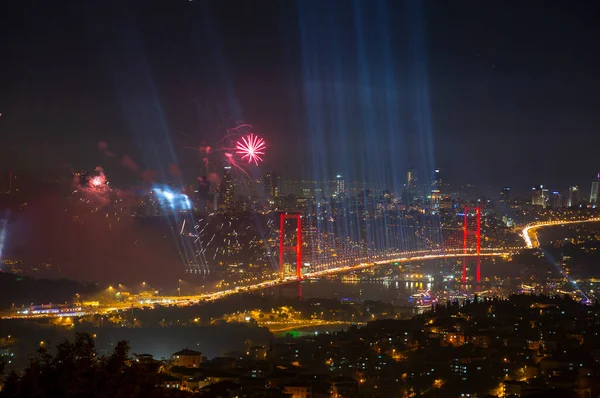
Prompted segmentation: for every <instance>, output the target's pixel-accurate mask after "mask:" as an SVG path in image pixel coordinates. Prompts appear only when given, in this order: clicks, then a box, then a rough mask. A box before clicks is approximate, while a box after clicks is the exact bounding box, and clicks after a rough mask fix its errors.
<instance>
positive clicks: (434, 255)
mask: <svg viewBox="0 0 600 398" xmlns="http://www.w3.org/2000/svg"><path fill="white" fill-rule="evenodd" d="M587 222H600V217H592V218H581V219H575V220H556V221H543V222H538V223H531V224H528V225H526V226H525V227H524V228H523V230H522V231H521V236H522V237H523V240H524V241H525V246H524V247H502V248H491V249H490V248H482V249H481V253H480V255H481V256H482V257H502V256H510V255H511V254H514V253H516V252H518V251H519V250H521V249H523V248H525V247H526V248H534V247H538V246H539V241H538V240H537V235H536V233H535V232H536V230H538V229H540V228H543V227H549V226H557V225H567V224H578V223H587ZM398 256H399V257H396V258H391V257H386V258H384V256H380V257H378V258H374V259H372V260H371V261H368V262H362V263H360V264H355V265H351V266H347V265H341V266H339V267H333V268H328V269H324V270H318V271H313V272H307V273H305V274H304V275H303V277H304V278H307V279H310V278H317V277H321V276H329V275H334V274H337V273H344V272H348V271H356V270H361V269H365V268H369V267H373V266H377V265H383V264H389V263H393V262H398V263H402V262H409V261H422V260H434V259H440V258H461V257H475V256H477V253H475V252H474V251H473V250H468V251H467V253H464V249H449V250H448V249H447V250H445V251H443V252H442V251H440V252H431V251H413V252H405V253H402V254H398ZM296 281H297V279H296V277H295V276H293V277H292V276H289V277H285V278H283V279H273V280H267V281H263V282H259V283H256V284H253V285H247V286H238V287H235V288H232V289H226V290H221V291H218V292H212V293H204V294H199V295H194V296H156V297H151V298H139V297H135V296H134V297H133V298H132V299H131V300H129V301H126V302H120V303H110V304H106V305H102V306H100V307H96V308H80V307H79V308H71V309H69V310H66V311H59V310H54V309H51V310H48V311H42V312H36V313H32V311H30V310H26V311H18V312H14V311H11V312H7V313H3V314H1V318H3V319H11V318H33V319H37V318H53V317H78V316H85V315H92V314H108V313H112V312H117V311H122V310H126V309H130V308H132V307H138V308H139V307H144V306H150V305H178V306H186V305H190V304H195V303H199V302H201V301H214V300H218V299H221V298H223V297H227V296H230V295H233V294H240V293H247V292H254V291H258V290H262V289H268V288H271V287H275V286H280V285H284V284H287V283H292V282H296Z"/></svg>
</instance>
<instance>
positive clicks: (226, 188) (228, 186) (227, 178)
mask: <svg viewBox="0 0 600 398" xmlns="http://www.w3.org/2000/svg"><path fill="white" fill-rule="evenodd" d="M219 191H220V192H219V193H220V194H221V197H222V198H223V202H222V203H223V206H225V207H227V208H231V207H233V205H234V201H235V184H234V183H233V177H232V176H231V166H230V165H226V166H225V167H223V179H222V180H221V187H220V189H219Z"/></svg>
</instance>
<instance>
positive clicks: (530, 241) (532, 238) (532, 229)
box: [521, 217, 600, 249]
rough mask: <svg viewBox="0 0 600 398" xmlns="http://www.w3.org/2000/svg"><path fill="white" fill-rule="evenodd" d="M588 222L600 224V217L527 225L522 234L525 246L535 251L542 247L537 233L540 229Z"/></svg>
mask: <svg viewBox="0 0 600 398" xmlns="http://www.w3.org/2000/svg"><path fill="white" fill-rule="evenodd" d="M588 222H600V217H591V218H582V219H577V220H566V221H561V220H557V221H542V222H537V223H531V224H527V225H526V226H525V228H523V231H522V232H521V236H522V237H523V240H524V241H525V246H527V248H529V249H533V248H535V247H539V246H540V242H539V241H538V239H537V233H536V231H537V230H538V229H540V228H544V227H552V226H558V225H567V224H582V223H588Z"/></svg>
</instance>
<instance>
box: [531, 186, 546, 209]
mask: <svg viewBox="0 0 600 398" xmlns="http://www.w3.org/2000/svg"><path fill="white" fill-rule="evenodd" d="M547 200H548V189H547V188H544V186H543V185H540V186H538V187H534V188H532V191H531V205H532V206H539V207H541V208H543V209H545V208H546V201H547Z"/></svg>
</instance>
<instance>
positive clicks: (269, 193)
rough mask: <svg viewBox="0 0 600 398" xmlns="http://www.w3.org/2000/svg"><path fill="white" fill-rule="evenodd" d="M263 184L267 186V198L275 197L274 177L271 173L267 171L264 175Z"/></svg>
mask: <svg viewBox="0 0 600 398" xmlns="http://www.w3.org/2000/svg"><path fill="white" fill-rule="evenodd" d="M263 185H264V188H265V198H266V199H267V200H269V199H272V198H273V177H272V176H271V173H266V174H265V176H264V177H263Z"/></svg>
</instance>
